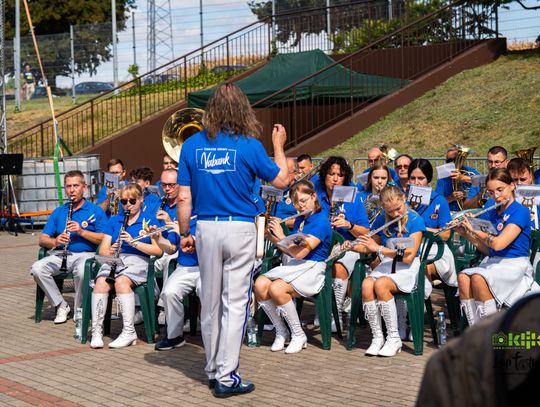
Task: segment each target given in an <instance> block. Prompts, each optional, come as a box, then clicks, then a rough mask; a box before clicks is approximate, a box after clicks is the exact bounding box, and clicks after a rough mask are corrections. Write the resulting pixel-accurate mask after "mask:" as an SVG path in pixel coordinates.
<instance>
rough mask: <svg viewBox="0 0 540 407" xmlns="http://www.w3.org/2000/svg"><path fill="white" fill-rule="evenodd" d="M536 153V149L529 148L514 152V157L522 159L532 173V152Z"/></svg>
mask: <svg viewBox="0 0 540 407" xmlns="http://www.w3.org/2000/svg"><path fill="white" fill-rule="evenodd" d="M535 151H536V147H531V148H522V149H521V150H517V151H516V152H515V154H516V156H517V157H519V158H522V159H523V160H525V161H527V163H528V164H529V168H530V169H531V172H533V171H534V163H533V159H534V152H535Z"/></svg>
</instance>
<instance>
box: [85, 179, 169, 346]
mask: <svg viewBox="0 0 540 407" xmlns="http://www.w3.org/2000/svg"><path fill="white" fill-rule="evenodd" d="M120 202H121V204H122V206H123V207H124V215H118V216H114V217H112V218H111V219H110V220H109V224H108V226H107V229H106V230H105V237H104V238H103V242H102V243H101V246H100V248H99V254H100V255H101V256H108V257H112V258H119V259H120V260H122V262H123V266H122V265H119V266H117V268H116V273H115V275H114V276H113V277H115V280H114V290H115V291H116V296H117V298H118V301H119V303H120V309H121V312H122V319H123V328H122V332H121V333H120V336H118V338H116V339H115V340H114V341H113V342H111V343H109V348H123V347H125V346H129V345H131V344H135V343H136V341H137V333H136V332H135V326H134V324H133V318H134V314H135V294H134V293H133V288H134V287H135V286H136V285H139V284H143V283H144V282H146V278H147V268H148V259H149V257H150V256H161V254H162V250H161V249H160V248H159V246H158V245H157V243H156V242H155V240H154V239H150V238H149V237H146V238H144V239H142V240H140V241H138V242H132V239H133V238H135V237H139V236H141V235H144V233H145V232H146V231H148V230H149V228H150V226H155V225H157V223H158V221H157V219H156V218H155V216H154V215H151V214H148V213H146V212H143V211H142V210H141V209H142V206H143V202H144V201H143V191H142V188H141V187H140V186H139V185H138V184H128V185H126V186H124V187H122V189H121V191H120ZM113 242H114V243H113ZM110 274H111V265H109V264H103V265H102V266H101V268H100V270H99V272H98V275H97V277H96V283H95V287H94V291H93V293H92V318H93V319H92V341H91V343H90V346H91V347H92V348H102V347H103V330H102V329H103V318H104V316H105V311H106V309H107V301H108V298H109V291H110V290H111V289H112V287H113V283H110V282H108V281H107V277H109V276H110Z"/></svg>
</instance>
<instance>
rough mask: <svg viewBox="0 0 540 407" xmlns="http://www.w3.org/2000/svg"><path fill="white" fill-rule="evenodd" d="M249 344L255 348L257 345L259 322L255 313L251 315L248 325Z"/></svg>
mask: <svg viewBox="0 0 540 407" xmlns="http://www.w3.org/2000/svg"><path fill="white" fill-rule="evenodd" d="M246 330H247V338H248V346H249V347H250V348H254V347H256V346H257V322H256V321H255V318H253V315H250V316H249V317H248V320H247V325H246Z"/></svg>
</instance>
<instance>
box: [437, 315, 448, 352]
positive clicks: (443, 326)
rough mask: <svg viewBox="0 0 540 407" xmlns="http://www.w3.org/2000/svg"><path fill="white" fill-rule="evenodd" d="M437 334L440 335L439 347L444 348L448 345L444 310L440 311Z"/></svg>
mask: <svg viewBox="0 0 540 407" xmlns="http://www.w3.org/2000/svg"><path fill="white" fill-rule="evenodd" d="M437 335H438V337H439V348H442V347H443V346H444V345H446V318H445V316H444V312H443V311H440V312H439V317H438V318H437Z"/></svg>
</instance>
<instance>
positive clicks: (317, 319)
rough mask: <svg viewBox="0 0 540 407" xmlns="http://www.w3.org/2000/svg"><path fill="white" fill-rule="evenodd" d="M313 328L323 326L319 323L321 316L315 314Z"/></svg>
mask: <svg viewBox="0 0 540 407" xmlns="http://www.w3.org/2000/svg"><path fill="white" fill-rule="evenodd" d="M313 326H321V323H320V322H319V314H315V319H314V320H313Z"/></svg>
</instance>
